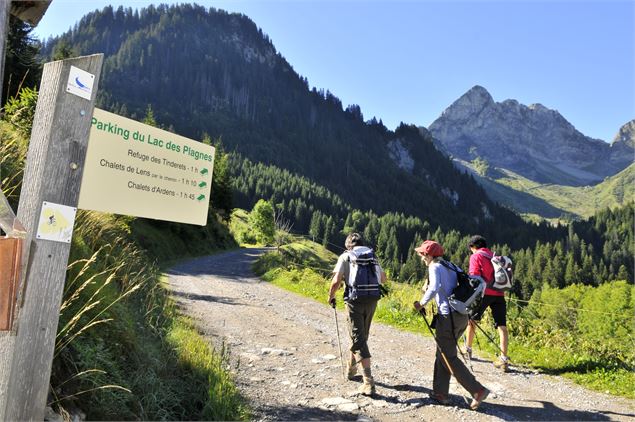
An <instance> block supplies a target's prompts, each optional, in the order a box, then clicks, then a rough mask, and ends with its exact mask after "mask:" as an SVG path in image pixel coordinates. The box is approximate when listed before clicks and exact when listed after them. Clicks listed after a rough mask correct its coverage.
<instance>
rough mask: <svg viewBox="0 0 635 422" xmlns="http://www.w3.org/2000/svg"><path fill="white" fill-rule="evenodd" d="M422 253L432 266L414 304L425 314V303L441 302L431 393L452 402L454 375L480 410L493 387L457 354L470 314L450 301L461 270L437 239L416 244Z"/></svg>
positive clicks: (445, 402)
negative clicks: (446, 260) (446, 257)
mask: <svg viewBox="0 0 635 422" xmlns="http://www.w3.org/2000/svg"><path fill="white" fill-rule="evenodd" d="M415 251H416V252H417V253H418V254H419V255H420V256H421V261H422V262H423V263H424V264H425V265H427V266H428V288H427V289H426V291H425V293H424V294H423V297H422V298H421V300H420V301H417V302H414V307H415V309H417V311H419V312H420V313H421V314H422V315H423V316H424V318H425V314H426V312H425V308H424V307H425V305H426V304H427V303H428V302H430V301H431V300H432V298H434V299H435V301H436V303H437V310H438V312H437V316H436V323H435V327H436V336H435V337H436V342H437V352H436V358H435V361H434V378H433V381H432V390H433V392H432V394H431V395H430V397H431V398H432V399H433V400H435V401H437V402H438V403H440V404H444V405H445V404H449V403H450V399H449V397H448V392H449V390H450V377H451V375H454V376H455V378H456V380H457V381H458V382H459V384H461V385H462V386H463V388H465V389H466V390H467V391H468V392H469V393H470V395H471V396H472V398H473V400H472V403H471V404H470V408H471V409H473V410H476V409H477V408H478V407H479V405H480V404H481V402H482V401H483V400H484V399H485V398H486V397H487V395H488V394H489V390H488V389H487V388H485V387H484V386H483V385H482V384H481V383H480V382H478V381H477V380H476V378H475V377H474V375H473V374H472V373H471V372H470V371H469V370H468V369H467V367H466V366H465V365H464V364H463V362H461V360H460V359H459V358H458V356H457V344H456V339H457V338H459V337H460V336H461V335H462V334H463V332H464V331H465V328H466V327H467V323H468V316H467V315H464V314H461V313H459V312H456V311H455V310H454V309H452V307H451V306H450V303H449V302H448V296H449V295H451V294H452V292H453V291H454V288H455V287H456V285H457V282H458V281H457V273H456V272H455V271H453V270H451V269H450V268H449V267H446V266H444V265H442V264H441V262H442V261H443V258H442V257H443V253H444V250H443V246H441V245H440V244H439V243H437V242H435V241H433V240H426V241H425V242H423V243H422V244H421V246H419V247H418V248H415Z"/></svg>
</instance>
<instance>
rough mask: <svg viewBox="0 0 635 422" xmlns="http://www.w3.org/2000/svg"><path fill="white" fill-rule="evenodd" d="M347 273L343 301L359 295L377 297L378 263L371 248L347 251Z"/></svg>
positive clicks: (353, 298) (378, 293) (379, 292)
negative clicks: (356, 251)
mask: <svg viewBox="0 0 635 422" xmlns="http://www.w3.org/2000/svg"><path fill="white" fill-rule="evenodd" d="M348 262H349V264H350V266H349V273H348V280H346V288H345V289H344V301H346V302H350V301H353V300H355V299H357V298H359V297H368V296H370V297H376V298H379V297H380V295H381V291H380V288H379V271H378V266H379V263H378V261H377V257H376V256H375V252H373V250H372V249H369V248H364V249H363V250H362V251H361V253H359V254H358V253H355V250H352V251H348Z"/></svg>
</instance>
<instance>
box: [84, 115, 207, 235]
mask: <svg viewBox="0 0 635 422" xmlns="http://www.w3.org/2000/svg"><path fill="white" fill-rule="evenodd" d="M91 123H92V124H91V130H90V138H89V142H88V150H87V152H86V162H85V164H84V176H83V178H82V184H81V191H80V195H79V205H78V207H79V208H82V209H89V210H96V211H104V212H111V213H115V214H126V215H134V216H137V217H147V218H154V219H157V220H166V221H175V222H180V223H190V224H198V225H205V224H206V223H207V212H208V208H209V205H208V201H205V200H204V199H205V198H209V196H210V189H211V184H212V173H213V172H212V171H211V170H212V169H213V165H214V148H213V147H212V146H209V145H205V144H203V143H201V142H197V141H194V140H192V139H188V138H185V137H183V136H179V135H176V134H174V133H170V132H167V131H165V130H162V129H158V128H155V127H152V126H149V125H145V124H143V123H139V122H136V121H134V120H131V119H127V118H125V117H121V116H118V115H116V114H112V113H109V112H107V111H104V110H100V109H98V108H95V111H94V113H93V117H92V122H91Z"/></svg>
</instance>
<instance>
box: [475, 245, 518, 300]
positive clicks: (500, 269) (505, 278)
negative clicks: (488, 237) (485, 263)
mask: <svg viewBox="0 0 635 422" xmlns="http://www.w3.org/2000/svg"><path fill="white" fill-rule="evenodd" d="M478 253H480V254H481V255H483V256H485V257H487V258H489V259H490V262H491V263H492V266H493V267H494V281H492V282H491V283H490V285H489V286H488V287H489V288H490V289H494V290H500V291H502V292H505V291H507V290H510V289H511V288H512V282H513V280H514V273H513V271H512V260H511V258H509V257H508V256H505V255H496V252H493V255H492V256H490V255H489V254H488V253H486V252H481V251H478Z"/></svg>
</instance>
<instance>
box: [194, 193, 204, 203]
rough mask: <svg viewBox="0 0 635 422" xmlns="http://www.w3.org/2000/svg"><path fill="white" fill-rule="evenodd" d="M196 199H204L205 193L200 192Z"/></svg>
mask: <svg viewBox="0 0 635 422" xmlns="http://www.w3.org/2000/svg"><path fill="white" fill-rule="evenodd" d="M196 199H198V200H199V201H202V200H203V199H205V195H203V194H201V195H199V196H198V198H196Z"/></svg>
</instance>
